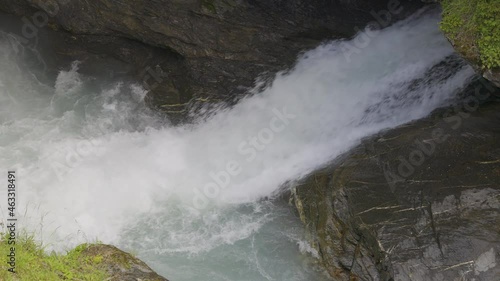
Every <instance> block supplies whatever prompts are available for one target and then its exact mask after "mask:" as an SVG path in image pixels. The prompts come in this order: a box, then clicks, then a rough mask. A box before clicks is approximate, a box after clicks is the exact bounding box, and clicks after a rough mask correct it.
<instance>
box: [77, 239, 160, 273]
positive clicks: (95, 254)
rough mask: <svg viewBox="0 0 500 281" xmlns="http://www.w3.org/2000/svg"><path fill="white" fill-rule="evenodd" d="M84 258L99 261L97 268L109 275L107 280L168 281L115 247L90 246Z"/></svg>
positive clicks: (84, 253) (103, 245) (83, 253)
mask: <svg viewBox="0 0 500 281" xmlns="http://www.w3.org/2000/svg"><path fill="white" fill-rule="evenodd" d="M82 256H84V257H90V258H92V259H93V260H97V261H99V262H98V265H97V266H98V267H100V268H103V269H104V270H105V271H106V272H107V273H108V276H109V278H108V279H106V280H109V281H168V280H167V279H165V278H164V277H162V276H160V275H158V274H156V273H155V272H154V271H153V270H152V269H151V268H150V267H149V266H148V265H147V264H145V263H144V262H143V261H141V260H139V259H138V258H136V257H134V256H132V255H130V254H129V253H126V252H123V251H122V250H120V249H118V248H116V247H114V246H110V245H105V244H93V245H89V246H88V247H86V248H85V250H83V251H82Z"/></svg>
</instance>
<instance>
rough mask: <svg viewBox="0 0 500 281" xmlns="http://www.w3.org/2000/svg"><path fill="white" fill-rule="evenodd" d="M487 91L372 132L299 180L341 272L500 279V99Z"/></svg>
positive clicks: (308, 212) (327, 260) (318, 244)
mask: <svg viewBox="0 0 500 281" xmlns="http://www.w3.org/2000/svg"><path fill="white" fill-rule="evenodd" d="M479 87H481V86H479ZM488 88H489V89H490V90H488V91H485V89H482V94H480V95H479V96H481V95H482V97H486V96H490V98H491V97H492V96H494V95H492V93H493V92H494V93H496V95H498V93H499V92H500V91H499V90H498V89H494V88H491V86H488ZM478 100H479V99H477V100H476V102H473V101H474V99H468V102H466V103H464V105H461V106H457V107H455V108H452V109H446V110H438V111H437V112H435V113H434V114H433V115H432V116H431V117H429V118H426V119H423V120H419V121H415V122H413V123H411V124H407V125H403V126H401V127H398V128H395V129H392V130H389V131H386V132H382V133H380V134H378V135H376V136H373V137H371V138H369V139H366V140H364V141H363V142H362V144H361V145H359V146H357V147H356V148H355V149H353V150H352V151H351V152H349V153H348V154H346V155H344V156H343V157H341V158H340V159H338V160H337V161H336V162H335V163H333V164H331V165H330V166H329V167H326V168H324V169H322V170H320V171H318V172H315V173H313V174H312V175H311V176H310V177H308V178H307V179H306V180H304V182H303V183H301V184H300V185H299V186H298V187H297V188H296V189H295V192H294V195H293V198H294V199H295V205H296V206H297V208H298V210H299V214H300V217H301V219H302V220H303V221H304V223H305V224H306V228H307V230H308V233H309V234H310V235H309V238H310V240H311V242H312V245H313V246H314V247H315V248H316V249H317V250H318V252H319V256H320V260H321V262H322V263H323V264H324V265H325V266H326V268H327V270H328V272H329V273H330V275H331V276H332V277H333V279H334V280H397V281H406V280H484V281H490V280H500V101H499V99H498V98H493V100H492V101H488V102H486V103H484V104H481V105H480V106H479V105H478V102H477V101H478ZM467 104H468V105H467Z"/></svg>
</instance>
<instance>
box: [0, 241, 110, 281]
mask: <svg viewBox="0 0 500 281" xmlns="http://www.w3.org/2000/svg"><path fill="white" fill-rule="evenodd" d="M88 246H89V245H88V244H82V245H80V246H78V247H76V248H75V249H73V250H71V251H69V252H67V253H66V255H58V254H47V253H45V251H44V248H43V245H41V244H39V243H37V242H36V241H35V240H34V238H33V237H32V236H29V235H20V237H18V238H17V239H16V245H15V247H16V271H17V273H16V274H12V273H11V272H8V271H7V269H8V268H9V265H8V264H7V255H8V253H9V251H10V247H12V245H9V244H8V243H7V236H6V235H2V239H1V241H0V257H1V259H3V260H1V262H0V280H2V281H10V280H26V281H38V280H40V281H52V280H54V281H56V280H89V281H90V280H92V281H94V280H95V281H102V280H106V278H107V277H108V276H107V275H106V273H105V271H104V270H102V269H100V268H99V264H100V262H101V261H102V257H100V256H95V257H86V256H83V255H82V251H84V250H85V249H86V248H87V247H88Z"/></svg>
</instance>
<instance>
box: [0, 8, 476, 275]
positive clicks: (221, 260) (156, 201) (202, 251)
mask: <svg viewBox="0 0 500 281" xmlns="http://www.w3.org/2000/svg"><path fill="white" fill-rule="evenodd" d="M438 20H439V18H438V17H437V16H436V15H428V16H420V17H416V18H415V19H412V20H407V21H405V22H402V23H399V24H396V25H394V26H392V27H389V28H387V29H385V30H383V31H381V32H379V33H374V32H370V33H369V34H370V36H371V37H368V38H369V42H368V44H366V46H364V48H362V49H359V50H357V51H356V52H355V53H353V54H352V55H351V56H349V59H347V57H346V54H347V53H346V52H345V48H346V46H348V45H346V44H347V43H348V44H350V46H360V42H361V40H364V39H366V37H359V38H357V39H354V41H351V42H341V41H335V42H330V43H328V44H324V45H322V46H319V47H318V48H316V49H315V50H312V51H309V52H308V53H306V54H305V55H303V56H302V57H301V58H300V59H299V60H298V62H297V65H296V66H295V68H294V69H293V70H291V71H289V72H287V73H286V74H284V73H283V74H280V75H278V76H277V77H276V79H275V80H274V82H273V83H272V85H271V86H269V87H268V88H266V89H265V90H264V91H262V92H259V93H256V94H255V95H252V96H251V97H248V98H245V99H243V100H241V101H240V102H239V103H238V104H237V105H236V106H234V107H232V108H230V109H223V110H219V112H217V114H215V115H213V116H211V117H210V118H208V120H204V121H200V122H199V123H197V124H196V125H189V126H183V127H171V126H168V125H164V124H162V122H161V120H160V119H159V118H158V117H156V116H155V115H154V114H153V113H152V112H150V111H149V110H148V109H147V108H146V107H145V105H144V103H143V98H144V95H145V91H144V90H143V89H142V88H141V87H140V86H139V85H136V84H133V83H131V82H127V81H103V80H102V79H99V78H96V77H87V76H83V75H81V74H79V73H78V63H74V64H73V65H72V66H68V68H67V69H66V70H65V71H61V72H60V74H59V75H58V77H57V79H56V80H55V81H51V82H50V83H49V82H40V81H39V80H38V79H37V76H36V75H35V73H36V71H37V70H36V69H35V68H34V67H33V66H32V65H33V64H30V61H31V60H33V54H32V52H30V51H29V50H27V49H25V48H23V46H22V45H20V44H18V43H16V41H15V40H13V39H12V38H11V37H10V38H9V36H7V35H6V34H5V33H2V36H1V37H0V170H1V171H5V170H7V169H16V170H17V171H18V177H19V191H18V192H19V193H18V196H19V204H20V205H19V210H20V211H19V212H20V214H19V215H20V217H21V225H22V226H23V227H24V228H26V229H28V230H29V231H34V232H35V233H36V235H37V237H39V238H41V239H42V240H44V241H45V242H46V243H48V244H49V246H50V247H49V248H55V249H68V248H70V247H72V246H75V245H76V244H77V243H81V242H86V241H94V240H95V239H99V240H100V241H102V242H104V243H112V244H116V245H118V246H122V247H125V248H126V249H128V250H132V251H134V252H136V253H137V254H138V255H139V256H140V257H141V258H143V259H145V260H146V261H147V262H149V263H150V264H151V265H152V266H153V267H154V268H155V269H157V270H158V271H159V272H160V273H162V274H164V275H165V276H166V277H168V278H170V279H171V280H321V278H322V277H321V276H322V275H321V273H320V272H316V271H315V270H313V269H312V266H311V265H310V260H309V258H308V257H310V256H313V255H314V254H315V253H314V251H313V250H311V249H308V247H307V244H306V243H305V242H304V238H303V230H302V226H301V224H300V221H298V219H297V218H296V217H295V215H294V214H293V212H292V211H291V208H290V207H288V206H286V204H281V203H280V202H273V201H272V200H270V199H269V198H274V197H275V196H276V195H278V194H279V193H280V191H281V190H282V189H284V188H286V185H284V184H285V183H287V182H290V181H294V180H297V179H299V178H301V177H303V176H305V175H307V174H308V173H309V172H311V171H313V170H314V169H316V168H318V167H320V166H321V165H324V164H325V163H327V162H329V161H331V160H332V159H333V158H335V156H337V155H339V154H341V153H343V152H346V151H347V150H348V149H349V148H351V147H353V146H354V145H356V144H358V143H359V141H360V140H361V139H362V138H363V137H366V136H369V135H371V134H374V133H376V132H378V131H380V130H382V129H386V128H392V127H395V126H398V125H400V124H404V123H406V122H409V121H411V120H414V119H417V118H421V117H424V116H426V115H428V114H429V113H430V112H431V111H432V110H433V109H435V108H437V107H439V106H442V105H446V104H447V103H449V102H450V100H451V99H452V98H453V97H454V95H455V94H456V91H457V90H458V89H460V88H461V87H463V86H464V85H465V84H466V82H467V80H468V78H470V77H471V76H472V71H471V69H469V68H468V67H464V68H461V69H457V70H456V72H455V73H454V74H453V75H450V73H441V72H438V71H436V72H432V73H431V72H430V71H429V70H430V69H431V67H432V66H434V65H436V64H438V63H439V62H441V61H443V60H444V59H445V58H446V57H447V56H449V55H451V54H452V53H453V50H452V48H451V47H450V46H449V44H448V42H447V41H446V39H445V38H444V37H443V36H442V35H441V33H440V32H439V29H438ZM365 35H366V34H365ZM356 40H357V41H356ZM364 42H365V43H366V41H364ZM356 44H357V45H356ZM351 50H352V49H351ZM38 71H39V70H38ZM447 75H448V76H447ZM2 192H4V190H2ZM0 197H1V198H6V195H5V194H3V193H2V194H1V195H0ZM2 200H3V199H2ZM5 201H6V200H5ZM0 206H1V212H2V213H1V214H2V216H3V217H4V218H5V217H6V206H5V204H4V202H3V201H1V203H0Z"/></svg>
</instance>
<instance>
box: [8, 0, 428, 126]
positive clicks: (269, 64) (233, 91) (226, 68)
mask: <svg viewBox="0 0 500 281" xmlns="http://www.w3.org/2000/svg"><path fill="white" fill-rule="evenodd" d="M394 5H397V6H398V13H397V14H391V13H389V18H387V17H382V18H383V19H382V21H384V23H385V24H389V23H390V22H392V21H394V20H397V19H401V18H403V17H405V16H407V15H408V14H411V13H413V12H414V11H415V10H416V9H418V8H419V7H421V6H422V5H423V3H422V2H421V1H420V0H404V1H403V0H400V1H398V0H390V1H389V0H377V1H370V0H356V1H344V0H334V1H333V0H313V1H312V0H279V1H268V0H186V1H177V0H152V1H142V2H141V1H132V0H125V1H113V0H95V1H68V0H0V10H3V11H5V12H8V13H12V14H16V15H19V16H23V17H24V19H23V22H24V25H23V32H24V37H26V38H24V39H26V40H27V41H29V40H32V37H35V36H36V31H37V30H38V29H39V27H43V26H50V27H52V28H53V29H58V30H61V31H63V34H66V35H67V36H64V37H63V38H62V39H58V40H55V42H59V43H58V44H53V45H54V48H56V49H57V53H58V54H64V55H66V56H67V57H68V59H70V58H72V59H79V60H82V61H86V58H87V57H88V56H89V53H91V54H99V55H103V54H107V55H109V56H112V57H115V58H118V59H120V60H122V61H124V62H126V63H129V64H131V65H132V66H133V67H132V69H134V70H136V73H135V76H136V77H137V78H138V79H140V80H142V81H143V84H144V85H145V87H146V88H148V89H150V90H151V92H150V95H149V103H150V105H151V106H152V107H154V108H157V109H159V110H161V111H164V112H167V113H169V114H170V116H180V117H183V118H184V117H185V116H186V110H188V108H191V109H192V108H197V107H199V106H201V105H204V104H205V103H207V102H208V103H218V102H229V103H231V102H232V101H235V100H236V99H238V97H240V96H241V94H246V92H247V90H248V89H249V88H250V87H253V86H254V80H255V79H256V78H257V77H259V75H263V74H264V73H268V74H269V75H268V77H270V76H271V75H272V74H273V73H274V72H276V71H280V70H283V69H286V68H287V67H290V66H291V65H292V64H293V63H294V61H295V60H296V57H297V55H298V54H299V53H300V52H301V51H304V50H307V49H310V48H313V47H316V46H317V45H318V44H319V43H320V42H321V41H322V40H326V39H333V38H345V37H350V36H352V35H354V34H355V33H357V32H358V31H359V29H361V28H363V27H364V26H365V25H366V23H368V22H373V21H376V20H377V18H376V17H377V13H379V17H380V13H381V12H382V11H387V10H388V9H389V6H390V7H393V6H394ZM400 6H401V7H402V9H401V11H400V10H399V7H400ZM399 11H400V12H399ZM264 78H265V75H264ZM264 80H265V79H264Z"/></svg>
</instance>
